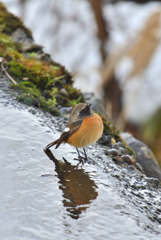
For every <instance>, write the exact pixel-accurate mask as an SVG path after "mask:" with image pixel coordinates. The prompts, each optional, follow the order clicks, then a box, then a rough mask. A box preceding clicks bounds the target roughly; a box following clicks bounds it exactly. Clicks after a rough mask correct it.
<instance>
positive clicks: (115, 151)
mask: <svg viewBox="0 0 161 240" xmlns="http://www.w3.org/2000/svg"><path fill="white" fill-rule="evenodd" d="M107 154H108V155H113V156H116V155H119V152H118V150H117V149H115V148H111V149H108V150H107Z"/></svg>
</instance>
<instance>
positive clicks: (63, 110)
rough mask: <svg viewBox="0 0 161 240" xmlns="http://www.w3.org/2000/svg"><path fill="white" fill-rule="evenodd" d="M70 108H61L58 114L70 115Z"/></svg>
mask: <svg viewBox="0 0 161 240" xmlns="http://www.w3.org/2000/svg"><path fill="white" fill-rule="evenodd" d="M71 111H72V107H62V108H60V109H59V112H60V114H61V115H62V116H68V115H70V114H71Z"/></svg>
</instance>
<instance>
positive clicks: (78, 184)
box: [45, 150, 98, 219]
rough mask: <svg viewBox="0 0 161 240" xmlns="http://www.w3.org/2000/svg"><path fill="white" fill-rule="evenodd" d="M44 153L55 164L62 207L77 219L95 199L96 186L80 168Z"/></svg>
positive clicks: (49, 153)
mask: <svg viewBox="0 0 161 240" xmlns="http://www.w3.org/2000/svg"><path fill="white" fill-rule="evenodd" d="M45 153H46V155H47V156H48V157H49V158H50V159H51V160H52V161H53V162H54V163H55V171H56V172H57V174H58V178H59V179H60V180H59V183H60V186H59V188H60V189H61V190H62V192H63V197H64V200H63V204H64V207H66V210H67V211H68V213H69V215H70V216H71V217H72V218H74V219H78V218H79V215H80V214H81V212H82V211H85V210H86V209H87V208H88V207H89V204H90V203H91V201H92V200H94V199H96V198H97V195H98V193H97V191H96V188H97V185H96V184H95V182H94V181H93V180H92V179H90V177H89V175H88V173H85V172H84V170H83V169H82V168H81V169H78V168H77V166H73V165H71V164H70V163H69V162H67V160H65V159H64V162H62V161H58V160H57V159H56V158H55V157H54V155H53V154H52V152H51V151H50V150H46V151H45Z"/></svg>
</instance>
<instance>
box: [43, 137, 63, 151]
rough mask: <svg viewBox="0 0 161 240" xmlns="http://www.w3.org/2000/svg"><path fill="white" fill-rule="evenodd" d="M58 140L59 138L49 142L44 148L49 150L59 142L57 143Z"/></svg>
mask: <svg viewBox="0 0 161 240" xmlns="http://www.w3.org/2000/svg"><path fill="white" fill-rule="evenodd" d="M58 140H59V139H57V140H56V141H54V142H51V143H49V144H48V145H47V146H46V147H45V148H44V151H46V150H48V149H49V148H50V147H52V146H54V145H55V144H57V143H58ZM56 148H57V147H56Z"/></svg>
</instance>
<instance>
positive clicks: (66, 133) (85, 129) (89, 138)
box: [44, 103, 103, 162]
mask: <svg viewBox="0 0 161 240" xmlns="http://www.w3.org/2000/svg"><path fill="white" fill-rule="evenodd" d="M102 132H103V123H102V119H101V118H100V116H98V115H97V114H96V113H94V111H93V110H92V108H91V104H87V103H79V104H77V105H76V106H75V107H74V108H73V110H72V113H71V115H70V118H69V121H68V123H67V125H66V127H65V128H64V130H63V132H62V134H61V136H60V138H58V139H57V140H56V141H54V142H52V143H50V144H48V145H47V146H46V147H45V148H44V151H46V150H47V149H49V148H50V147H52V146H53V145H56V147H55V148H56V149H57V148H58V147H59V146H60V144H61V143H68V144H70V145H71V146H73V147H75V148H76V150H77V152H78V159H77V160H79V161H80V162H83V160H87V155H86V152H85V149H84V147H86V146H88V145H91V144H93V143H95V142H96V141H97V140H98V139H99V138H101V136H102ZM78 148H83V151H84V156H85V157H84V158H83V157H82V156H80V153H79V150H78Z"/></svg>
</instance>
